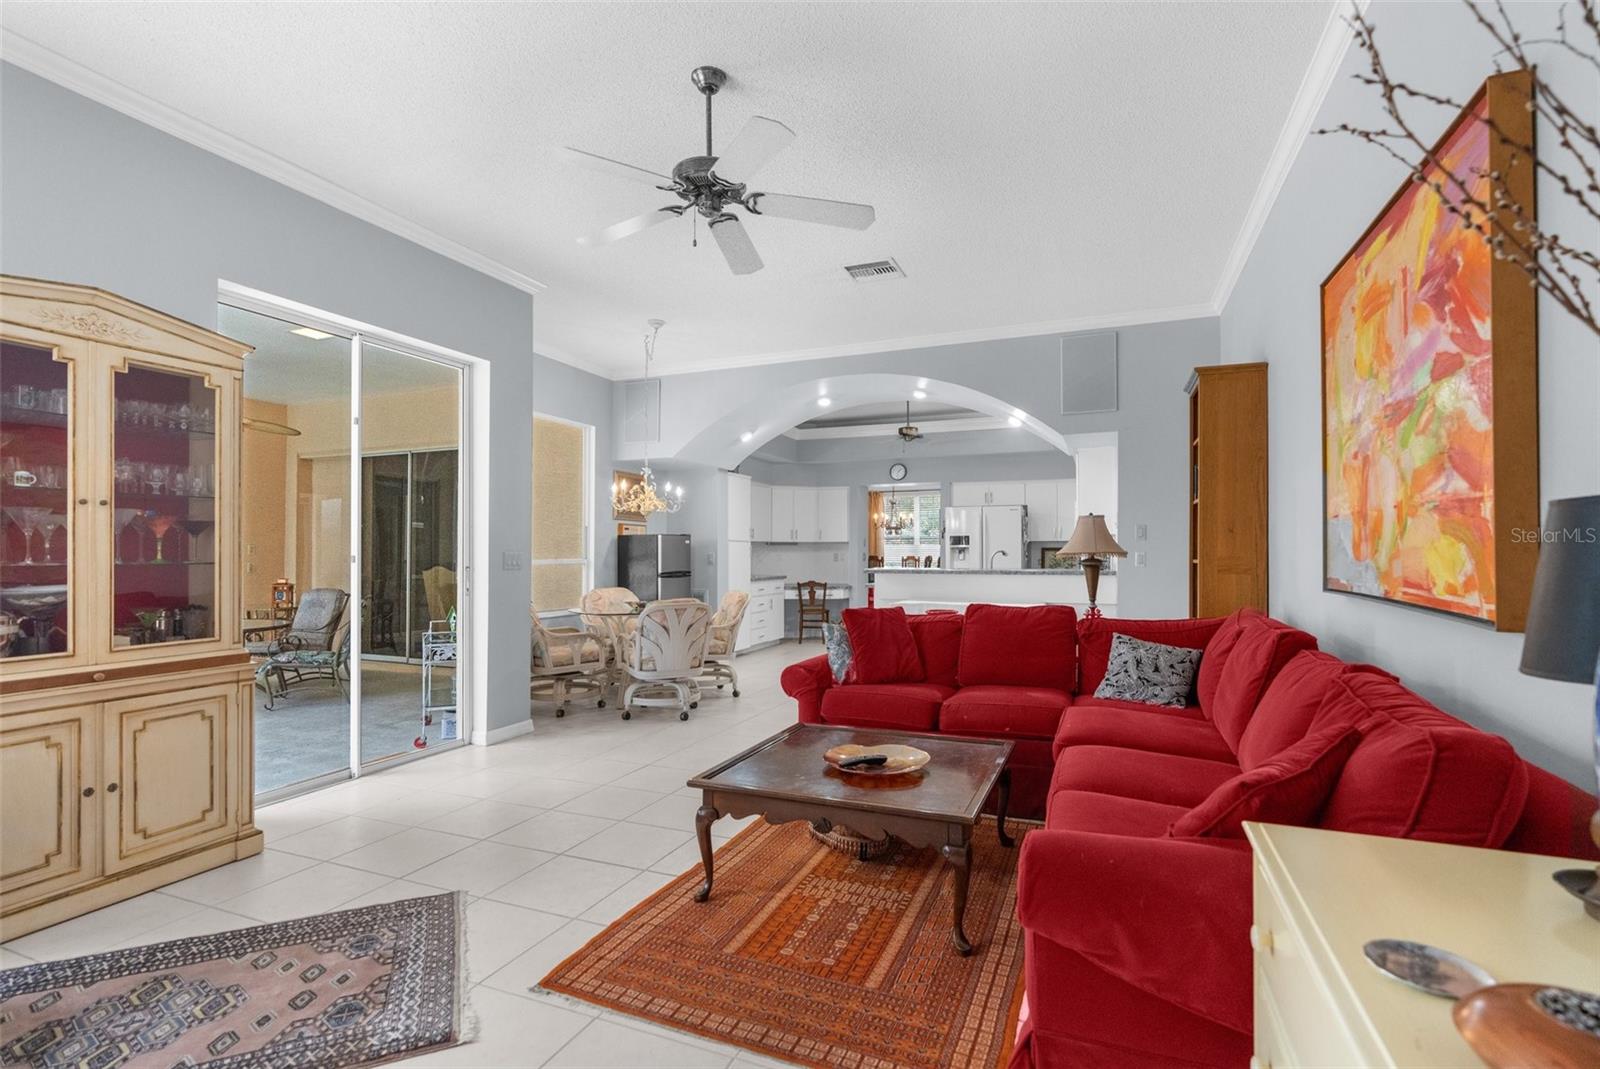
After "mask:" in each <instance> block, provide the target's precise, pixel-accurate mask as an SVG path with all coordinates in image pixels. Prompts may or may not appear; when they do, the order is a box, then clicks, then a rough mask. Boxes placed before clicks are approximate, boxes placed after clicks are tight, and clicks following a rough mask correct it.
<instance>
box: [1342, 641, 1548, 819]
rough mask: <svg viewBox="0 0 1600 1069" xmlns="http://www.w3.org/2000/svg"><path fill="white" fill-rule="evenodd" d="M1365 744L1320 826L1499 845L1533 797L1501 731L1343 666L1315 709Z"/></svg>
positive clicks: (1523, 769)
mask: <svg viewBox="0 0 1600 1069" xmlns="http://www.w3.org/2000/svg"><path fill="white" fill-rule="evenodd" d="M1317 716H1318V722H1319V725H1320V724H1321V723H1331V722H1334V721H1335V720H1340V719H1342V720H1346V721H1348V722H1352V723H1355V724H1356V726H1357V727H1359V728H1360V729H1361V741H1360V742H1359V743H1358V744H1357V745H1356V748H1355V751H1354V752H1353V753H1352V754H1351V755H1350V758H1349V760H1348V761H1346V762H1345V766H1344V771H1343V772H1342V773H1340V775H1339V780H1338V782H1337V783H1336V784H1335V785H1334V788H1333V793H1332V794H1330V795H1329V796H1328V804H1327V806H1326V807H1325V808H1324V809H1323V812H1322V819H1321V821H1320V822H1319V824H1320V826H1321V827H1324V828H1332V829H1334V830H1336V831H1352V832H1364V833H1366V834H1368V835H1395V836H1403V837H1405V838H1408V839H1427V840H1430V841H1432V842H1441V843H1455V844H1458V845H1462V846H1486V847H1498V846H1500V845H1501V844H1502V843H1504V842H1505V840H1506V837H1507V836H1508V835H1510V833H1511V829H1512V828H1513V827H1515V826H1516V823H1517V818H1518V817H1519V816H1520V815H1521V813H1522V808H1523V803H1524V802H1525V801H1526V800H1527V797H1528V767H1527V765H1526V764H1525V763H1524V762H1523V760H1522V759H1521V758H1520V757H1518V756H1517V754H1516V751H1515V750H1513V749H1512V748H1511V744H1510V743H1508V742H1507V741H1506V740H1505V739H1502V738H1500V737H1499V736H1498V735H1491V734H1489V733H1488V732H1485V731H1479V730H1477V729H1476V728H1473V727H1469V726H1467V725H1466V724H1463V723H1462V722H1461V721H1459V720H1457V719H1455V718H1454V717H1452V716H1449V715H1448V714H1446V713H1444V712H1441V711H1440V710H1439V709H1437V708H1435V707H1434V706H1433V705H1431V704H1429V703H1428V702H1427V701H1425V700H1424V699H1422V698H1421V697H1419V696H1417V695H1416V694H1413V693H1412V692H1411V691H1409V690H1407V689H1406V688H1405V687H1402V686H1401V685H1400V684H1399V683H1398V682H1396V681H1395V680H1394V678H1393V677H1391V676H1388V675H1385V674H1380V673H1377V672H1347V673H1345V674H1344V675H1343V676H1341V677H1340V678H1339V679H1338V680H1337V681H1336V682H1335V684H1334V693H1333V694H1332V695H1330V697H1329V700H1328V701H1327V702H1326V703H1325V704H1324V705H1323V707H1322V708H1321V709H1320V710H1318V714H1317Z"/></svg>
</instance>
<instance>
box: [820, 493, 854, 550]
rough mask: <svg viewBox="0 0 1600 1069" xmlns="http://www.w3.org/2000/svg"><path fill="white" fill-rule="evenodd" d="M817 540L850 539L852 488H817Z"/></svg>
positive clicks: (835, 540) (837, 540)
mask: <svg viewBox="0 0 1600 1069" xmlns="http://www.w3.org/2000/svg"><path fill="white" fill-rule="evenodd" d="M817 541H818V542H848V541H850V488H849V487H848V486H819V487H818V488H817Z"/></svg>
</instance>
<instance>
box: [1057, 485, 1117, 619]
mask: <svg viewBox="0 0 1600 1069" xmlns="http://www.w3.org/2000/svg"><path fill="white" fill-rule="evenodd" d="M1056 555H1057V556H1060V557H1077V558H1078V559H1079V561H1080V562H1081V563H1082V564H1083V583H1084V585H1085V586H1087V587H1088V588H1089V611H1088V612H1086V613H1084V614H1083V616H1084V619H1086V620H1093V619H1094V618H1096V617H1098V616H1100V615H1102V613H1101V612H1100V609H1099V607H1098V606H1096V605H1095V603H1094V601H1095V593H1096V592H1097V591H1098V590H1099V589H1100V568H1101V566H1102V565H1103V564H1105V561H1103V560H1101V559H1100V558H1102V557H1126V556H1127V555H1128V551H1127V550H1125V549H1123V548H1122V547H1121V546H1119V545H1117V540H1116V539H1115V538H1112V537H1111V531H1110V529H1108V528H1107V527H1106V518H1105V517H1104V516H1101V515H1099V514H1098V513H1094V512H1090V513H1086V514H1085V515H1082V516H1079V517H1078V523H1077V526H1075V527H1073V529H1072V537H1071V538H1069V539H1067V544H1066V545H1064V546H1062V547H1061V548H1060V549H1058V550H1056Z"/></svg>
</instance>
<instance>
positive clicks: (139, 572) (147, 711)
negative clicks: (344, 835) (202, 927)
mask: <svg viewBox="0 0 1600 1069" xmlns="http://www.w3.org/2000/svg"><path fill="white" fill-rule="evenodd" d="M249 351H250V347H249V346H247V345H243V344H241V343H239V342H235V341H232V340H230V339H228V338H224V337H222V336H221V335H219V334H215V333H213V332H211V331H209V330H204V329H202V328H200V327H196V326H194V325H192V324H190V323H185V322H183V321H182V320H178V319H174V318H172V317H171V316H167V315H164V314H162V313H160V312H156V311H154V310H152V309H149V308H145V307H144V306H142V305H138V304H135V303H133V302H132V301H128V300H125V299H123V298H121V297H117V296H115V295H113V294H110V293H106V292H104V291H101V290H96V289H91V288H88V287H84V286H73V285H66V284H62V283H56V282H42V281H35V280H31V279H22V278H14V277H10V276H0V932H3V935H4V937H5V938H8V939H9V938H14V937H16V936H19V935H23V934H26V933H27V932H30V931H33V930H35V929H37V928H41V927H44V926H46V925H49V924H54V923H56V922H57V921H60V920H64V919H66V918H68V917H72V916H76V915H77V914H80V913H85V912H88V911H89V910H92V909H98V908H100V907H101V906H105V905H107V904H109V903H111V902H115V901H118V900H120V899H123V898H128V897H130V896H132V895H136V894H140V893H142V892H144V891H148V890H150V889H152V888H155V887H159V886H161V885H163V884H166V883H170V882H172V881H174V880H178V879H182V878H184V877H186V876H191V875H194V874H195V873H197V872H201V871H203V870H205V869H208V868H212V867H214V866H217V865H221V864H224V863H226V862H229V861H233V860H236V859H238V858H242V857H248V856H250V855H252V854H256V853H259V852H260V851H261V845H262V843H261V833H260V832H259V831H257V830H256V828H255V826H254V816H253V810H252V796H253V793H254V787H253V783H252V775H251V765H252V756H253V747H252V741H251V731H252V729H251V708H252V694H251V671H250V664H249V658H248V656H247V655H246V654H245V653H244V651H243V648H242V645H241V642H240V634H239V627H240V617H239V587H238V583H239V577H238V571H239V563H238V562H239V553H238V523H239V501H238V491H239V407H240V385H241V377H242V373H243V369H244V358H245V355H246V354H247V353H248V352H249Z"/></svg>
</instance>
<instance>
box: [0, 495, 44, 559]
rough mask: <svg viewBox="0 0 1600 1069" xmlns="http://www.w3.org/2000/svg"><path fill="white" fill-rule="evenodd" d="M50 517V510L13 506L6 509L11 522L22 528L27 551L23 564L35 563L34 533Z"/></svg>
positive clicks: (24, 545)
mask: <svg viewBox="0 0 1600 1069" xmlns="http://www.w3.org/2000/svg"><path fill="white" fill-rule="evenodd" d="M49 515H50V510H49V509H42V508H37V507H24V506H20V505H12V506H10V507H9V508H7V509H6V516H7V517H8V518H9V519H10V520H11V522H12V523H14V524H16V525H17V526H18V527H20V528H22V539H23V542H22V544H23V547H24V548H25V550H26V552H25V553H24V554H23V558H22V563H23V564H33V563H35V562H34V559H33V532H35V531H37V530H38V529H39V526H40V524H42V523H44V520H45V517H46V516H49Z"/></svg>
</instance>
